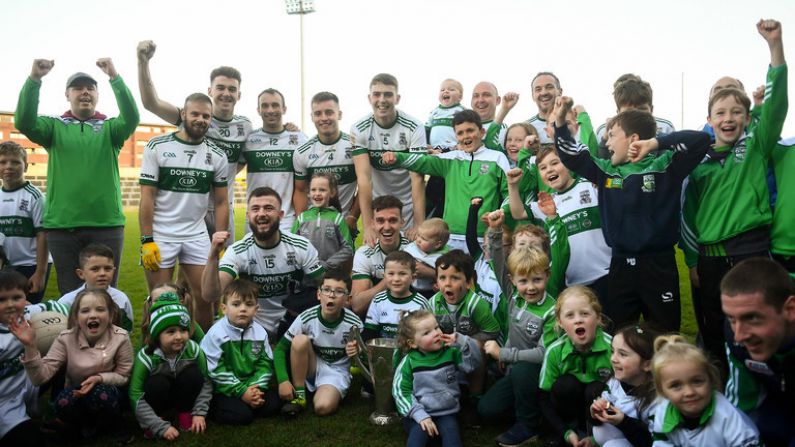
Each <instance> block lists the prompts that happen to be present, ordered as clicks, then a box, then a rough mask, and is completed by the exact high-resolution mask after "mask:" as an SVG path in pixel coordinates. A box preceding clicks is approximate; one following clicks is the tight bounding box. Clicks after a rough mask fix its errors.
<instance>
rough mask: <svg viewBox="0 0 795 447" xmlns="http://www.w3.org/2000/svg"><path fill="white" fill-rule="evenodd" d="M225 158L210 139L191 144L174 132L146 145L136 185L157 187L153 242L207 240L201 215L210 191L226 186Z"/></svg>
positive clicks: (226, 167)
mask: <svg viewBox="0 0 795 447" xmlns="http://www.w3.org/2000/svg"><path fill="white" fill-rule="evenodd" d="M228 165H229V164H228V163H227V161H226V155H225V154H224V152H223V151H222V150H221V149H219V148H218V147H217V146H215V144H213V143H212V142H211V141H210V140H208V139H205V140H203V141H202V142H200V143H196V144H191V143H188V142H186V141H182V140H180V139H179V138H178V137H177V134H176V133H170V134H167V135H163V136H160V137H156V138H153V139H152V140H151V141H149V144H147V145H146V149H145V150H144V155H143V160H142V162H141V175H140V180H139V183H140V184H141V185H146V186H154V187H156V188H157V196H156V197H155V209H154V219H153V221H152V228H153V232H152V233H153V236H154V238H155V240H156V241H158V240H161V241H166V242H185V241H195V240H201V239H204V238H208V237H209V236H208V235H207V227H206V226H205V225H204V215H205V214H207V201H208V198H209V194H210V191H211V190H212V189H213V188H217V187H224V186H226V185H227V180H228V179H227V172H228Z"/></svg>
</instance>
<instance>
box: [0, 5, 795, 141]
mask: <svg viewBox="0 0 795 447" xmlns="http://www.w3.org/2000/svg"><path fill="white" fill-rule="evenodd" d="M4 3H5V4H4V5H3V14H2V18H0V23H2V28H1V29H2V30H3V35H4V36H5V45H4V67H3V70H2V74H0V76H2V81H3V82H2V85H3V86H4V87H5V88H4V89H2V91H0V110H6V111H12V110H13V109H14V108H15V107H16V102H17V96H18V94H19V88H20V87H21V86H22V83H23V82H24V80H25V77H26V76H27V75H28V74H29V73H30V66H31V62H32V60H33V59H34V58H36V57H42V58H50V59H55V68H54V69H53V71H52V72H51V73H50V75H48V76H47V77H46V78H45V79H44V87H43V89H42V96H41V104H40V107H39V113H42V114H60V113H62V112H63V111H65V110H66V109H67V103H66V101H65V98H64V96H63V92H64V84H65V82H66V78H67V77H68V76H69V75H70V74H72V73H73V72H75V71H87V72H89V73H91V74H93V75H95V76H96V77H97V79H102V78H101V76H102V77H104V75H102V73H101V72H100V70H99V69H98V68H97V67H96V66H95V65H94V61H95V60H96V59H97V58H98V57H103V56H109V57H112V58H113V60H114V61H115V63H116V67H117V69H118V71H119V73H120V74H121V75H122V76H123V78H124V79H125V81H126V82H127V85H128V86H129V87H130V88H131V89H132V91H133V94H134V96H135V97H136V98H139V97H140V95H139V93H138V82H137V74H136V56H135V48H136V45H137V43H138V41H140V40H143V39H152V40H154V41H155V42H156V44H157V53H156V54H155V57H154V59H153V60H152V76H153V78H154V82H155V86H156V87H157V90H158V92H159V94H160V96H161V98H163V99H166V100H168V101H171V102H174V103H177V104H179V103H182V101H183V100H184V98H185V97H186V96H187V95H188V94H190V93H192V92H195V91H202V92H206V90H207V87H208V86H209V72H210V71H211V70H212V69H213V68H214V67H217V66H219V65H231V66H234V67H236V68H238V69H239V70H240V71H241V72H242V74H243V84H242V86H241V91H242V93H243V97H242V98H241V100H240V102H239V103H238V106H237V109H236V112H237V113H238V114H242V115H246V116H248V117H249V118H251V120H252V121H253V122H254V125H255V127H256V126H260V125H261V120H260V119H259V117H258V116H257V114H256V96H257V93H259V92H260V91H261V90H263V89H264V88H267V87H274V88H277V89H279V90H281V91H282V92H283V93H284V94H285V96H286V102H287V108H288V110H287V116H286V118H287V120H289V121H293V122H296V123H299V124H300V121H301V116H300V111H301V107H300V76H299V19H298V17H297V16H288V15H287V14H286V13H285V8H284V2H283V1H282V0H260V1H248V0H240V1H215V2H210V1H205V0H193V1H183V0H174V1H153V0H136V1H129V2H126V3H123V2H120V1H118V0H103V1H99V0H84V1H81V2H64V1H44V0H40V1H37V0H27V1H24V2H23V1H15V2H10V1H8V2H4ZM315 8H316V12H314V13H313V14H310V15H308V16H306V17H305V20H304V30H305V40H304V44H305V73H306V78H305V80H306V95H307V96H306V102H308V101H309V98H311V96H312V95H313V94H314V93H316V92H318V91H322V90H327V91H331V92H334V93H336V94H337V95H338V96H339V97H340V106H341V109H342V110H343V123H342V128H343V130H345V131H347V130H348V129H349V128H350V126H351V124H352V123H353V122H354V121H355V120H357V119H358V118H360V117H361V116H363V115H365V114H366V113H368V112H369V111H370V109H369V105H368V103H367V98H366V95H367V88H368V84H369V80H370V78H372V76H373V75H374V74H376V73H379V72H389V73H392V74H394V75H396V76H397V78H398V80H399V81H400V93H401V95H402V100H401V103H400V107H401V108H402V109H403V110H405V111H406V112H407V113H409V114H411V115H414V116H415V117H417V118H420V119H422V120H423V121H424V120H425V119H427V116H428V113H429V112H430V110H431V109H432V108H433V107H435V106H436V105H437V104H438V99H437V91H438V86H439V83H440V82H441V81H442V80H443V79H444V78H447V77H453V78H456V79H458V80H459V81H461V82H462V83H463V85H464V101H463V104H464V105H465V106H467V107H469V98H470V95H471V93H472V88H473V86H474V85H475V84H476V83H477V82H478V81H481V80H489V81H492V82H494V83H495V84H496V85H497V87H498V88H499V90H500V94H503V93H504V92H506V91H516V92H519V93H520V94H521V98H520V101H519V105H517V107H516V109H515V110H514V111H513V112H512V113H511V115H509V116H508V119H507V122H509V123H513V122H516V121H521V120H524V119H527V118H529V117H530V116H531V115H533V114H535V113H536V107H535V104H534V103H533V102H532V98H531V95H530V81H531V79H532V77H533V76H534V75H535V73H537V72H538V71H554V72H555V73H556V74H557V75H558V76H559V77H560V79H561V83H562V87H563V89H564V93H565V94H568V95H570V96H572V97H573V98H574V100H575V102H577V103H581V104H583V105H584V106H585V107H586V109H587V110H588V111H589V113H590V114H591V117H592V119H593V121H594V123H595V125H598V124H599V123H601V122H603V121H604V120H605V119H606V118H607V117H609V116H610V115H611V114H613V113H614V112H615V104H614V103H613V99H612V83H613V81H614V80H615V78H616V77H617V76H619V75H620V74H622V73H626V72H633V73H636V74H638V75H640V76H641V77H643V79H645V80H647V81H649V82H650V83H651V85H652V87H653V89H654V106H655V110H654V112H655V115H657V116H660V117H663V118H666V119H669V120H670V121H672V122H673V123H674V125H675V126H676V127H677V128H683V127H684V128H700V126H701V125H702V124H703V123H704V121H705V117H706V106H707V95H708V91H709V86H710V85H711V84H712V83H713V82H714V81H715V80H716V79H717V78H718V77H720V76H723V75H731V76H735V77H738V78H740V79H741V80H742V81H743V82H744V83H745V85H746V88H747V90H748V91H749V93H750V91H751V90H752V89H753V88H754V87H756V86H758V85H760V84H762V83H764V80H765V72H766V69H767V64H768V62H769V60H770V59H769V51H768V49H767V45H766V43H765V42H764V40H763V39H762V38H761V36H759V34H758V33H757V32H756V27H755V24H756V22H757V21H758V20H759V19H760V18H762V17H764V18H774V19H778V20H780V21H781V22H782V23H783V35H784V47H785V53H786V56H787V58H788V59H793V58H795V53H794V52H793V48H795V4H793V2H792V1H790V0H754V1H749V0H743V1H736V0H708V1H694V0H670V1H668V2H659V1H657V2H647V1H640V0H634V1H629V0H627V1H623V0H607V1H565V0H559V1H557V2H552V1H546V2H542V1H535V0H515V1H512V0H489V1H478V2H476V1H470V0H316V1H315ZM790 90H791V91H792V89H790ZM138 101H139V107H140V100H138ZM98 110H100V111H102V112H103V113H106V114H109V115H115V114H116V113H117V110H118V109H117V108H116V105H115V101H114V100H113V97H112V94H111V92H110V89H109V87H108V85H107V84H106V83H104V82H101V83H100V102H99V107H98ZM306 113H307V119H306V126H307V127H308V129H306V130H305V131H306V133H307V134H309V135H313V134H314V133H315V130H314V128H313V126H312V125H311V121H310V120H309V118H308V113H309V111H308V105H307V111H306ZM792 115H793V114H790V116H792ZM142 121H143V122H160V120H159V119H158V118H156V117H155V116H154V115H152V114H150V113H148V112H146V111H144V110H142ZM793 135H795V119H793V118H791V117H790V118H788V120H787V123H786V124H785V127H784V131H783V136H785V137H786V136H793Z"/></svg>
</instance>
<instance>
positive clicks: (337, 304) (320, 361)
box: [275, 270, 364, 416]
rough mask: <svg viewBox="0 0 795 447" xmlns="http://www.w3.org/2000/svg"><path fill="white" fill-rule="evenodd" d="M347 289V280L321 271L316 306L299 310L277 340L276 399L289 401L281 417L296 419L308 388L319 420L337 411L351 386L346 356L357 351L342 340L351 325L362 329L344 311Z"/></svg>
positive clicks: (357, 322) (349, 281) (336, 271)
mask: <svg viewBox="0 0 795 447" xmlns="http://www.w3.org/2000/svg"><path fill="white" fill-rule="evenodd" d="M350 290H351V278H350V276H348V275H347V274H345V273H344V272H341V271H339V270H331V271H328V272H326V275H325V277H324V278H323V284H322V285H321V286H320V288H319V289H318V291H317V299H318V301H320V304H319V305H317V306H315V307H311V308H309V309H307V310H305V311H303V312H302V313H301V314H300V315H299V316H298V318H296V319H295V321H293V324H291V325H290V328H289V329H287V332H285V333H284V336H283V337H282V339H281V340H279V344H278V345H277V346H276V361H275V363H276V378H277V380H278V381H279V397H281V398H282V399H283V400H287V401H289V403H287V404H285V405H284V407H283V408H282V414H285V415H287V416H295V415H297V414H298V413H300V412H301V411H303V409H304V408H305V407H306V401H307V400H308V399H307V390H308V391H310V392H314V393H315V396H314V399H312V403H313V405H314V408H315V414H316V415H318V416H327V415H330V414H332V413H334V412H335V411H337V408H338V407H339V405H340V402H341V401H342V399H343V398H344V397H345V394H347V392H348V388H349V387H350V385H351V374H350V372H349V370H350V365H351V360H350V357H353V356H354V355H356V349H355V345H354V343H355V342H350V343H346V342H345V339H346V335H347V334H348V333H349V332H350V330H351V328H352V327H354V326H355V327H357V328H359V329H361V328H362V327H363V326H364V325H363V324H362V320H360V319H359V317H357V316H356V314H354V313H353V311H351V310H350V309H348V308H346V307H345V304H346V303H347V301H348V298H349V297H350V294H351V292H350ZM288 353H289V354H290V374H289V375H288V373H287V354H288ZM290 376H292V380H290V379H291V378H290Z"/></svg>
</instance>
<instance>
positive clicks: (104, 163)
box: [14, 58, 139, 294]
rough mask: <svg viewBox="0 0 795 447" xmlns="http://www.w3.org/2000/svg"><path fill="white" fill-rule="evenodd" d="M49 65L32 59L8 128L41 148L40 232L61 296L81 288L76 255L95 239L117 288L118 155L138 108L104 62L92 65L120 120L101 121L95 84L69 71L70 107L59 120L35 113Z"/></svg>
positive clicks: (120, 226) (120, 224) (120, 229)
mask: <svg viewBox="0 0 795 447" xmlns="http://www.w3.org/2000/svg"><path fill="white" fill-rule="evenodd" d="M54 65H55V63H54V61H52V60H46V59H36V60H34V61H33V68H32V69H31V72H30V77H29V78H28V79H27V81H26V82H25V85H24V86H23V87H22V91H21V92H20V94H19V103H18V104H17V110H16V113H15V114H14V125H15V126H16V127H17V129H19V131H20V132H22V133H23V134H25V136H27V137H28V139H30V141H33V142H34V143H38V144H40V145H42V146H43V147H44V148H45V150H46V151H47V154H48V156H49V159H48V162H47V196H46V204H45V211H44V218H43V227H44V229H45V230H46V231H47V244H48V246H49V248H50V252H51V253H52V257H53V262H54V263H55V269H56V270H57V271H58V289H59V290H60V292H61V294H65V293H68V292H70V291H72V290H74V289H76V288H78V287H79V286H80V284H82V280H81V279H80V278H78V277H77V274H76V273H75V272H76V271H77V269H78V268H79V263H78V254H79V253H80V250H82V249H83V247H85V246H86V245H88V244H90V243H92V242H99V243H103V244H105V245H107V246H109V247H110V248H111V249H112V250H113V254H114V257H115V258H114V259H115V264H116V274H114V276H113V285H115V284H116V280H117V278H118V271H119V262H120V260H121V253H122V247H123V245H124V220H125V219H124V212H123V210H122V206H121V183H120V179H119V161H118V157H119V152H120V151H121V148H122V146H123V145H124V142H125V140H127V138H129V136H130V135H132V133H133V132H135V128H136V127H137V126H138V120H139V115H138V108H137V107H136V105H135V99H134V98H133V96H132V93H130V90H129V89H128V88H127V86H126V85H125V84H124V81H123V80H122V78H121V76H119V74H118V72H117V71H116V67H115V66H114V65H113V61H111V60H110V58H102V59H99V60H97V66H98V67H99V68H100V69H101V70H102V71H103V72H104V73H105V74H106V75H108V77H109V78H110V86H111V88H112V89H113V94H114V95H115V96H116V103H117V104H118V107H119V116H118V117H116V118H108V117H107V116H105V115H103V114H101V113H99V112H97V111H96V106H97V101H98V99H99V94H98V91H97V81H96V80H94V78H93V77H91V75H88V74H86V73H75V74H73V75H72V76H70V77H69V80H68V81H67V83H66V99H67V101H69V105H70V109H69V110H68V111H67V112H66V113H64V114H63V115H61V116H60V117H57V118H56V117H48V116H38V117H37V116H36V114H37V110H38V104H39V90H40V89H41V79H42V78H43V77H44V76H46V75H47V74H48V73H49V72H50V70H51V69H52V68H53V66H54Z"/></svg>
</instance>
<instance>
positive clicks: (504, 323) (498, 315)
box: [494, 293, 511, 345]
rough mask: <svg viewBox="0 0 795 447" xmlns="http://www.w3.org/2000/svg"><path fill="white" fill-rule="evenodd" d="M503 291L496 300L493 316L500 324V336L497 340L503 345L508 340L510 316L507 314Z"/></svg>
mask: <svg viewBox="0 0 795 447" xmlns="http://www.w3.org/2000/svg"><path fill="white" fill-rule="evenodd" d="M509 299H510V298H506V295H505V293H500V298H499V302H497V310H495V311H494V318H495V319H496V320H497V324H499V325H500V336H499V337H498V338H497V341H498V342H499V343H500V345H504V344H505V343H506V342H507V341H508V331H509V330H510V321H509V320H510V318H511V316H510V315H508V300H509Z"/></svg>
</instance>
